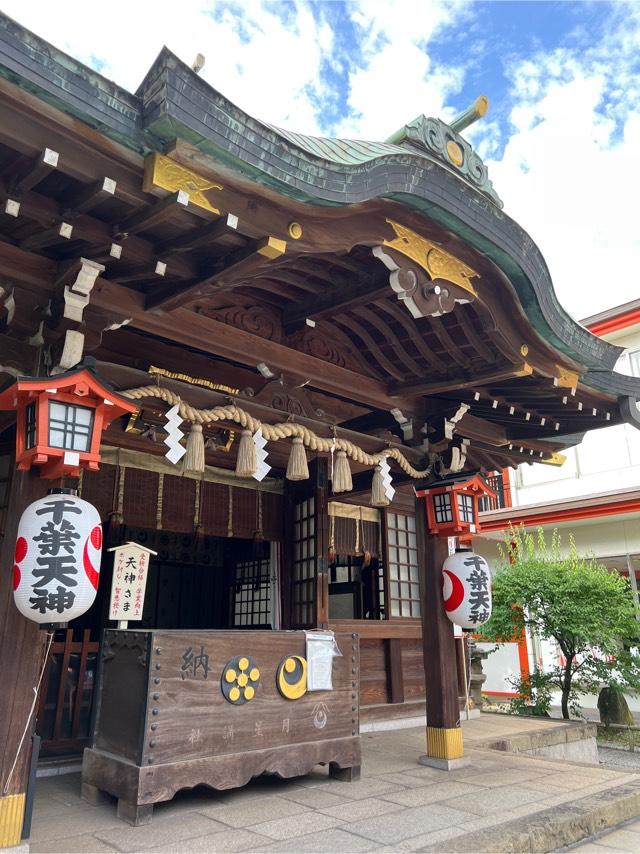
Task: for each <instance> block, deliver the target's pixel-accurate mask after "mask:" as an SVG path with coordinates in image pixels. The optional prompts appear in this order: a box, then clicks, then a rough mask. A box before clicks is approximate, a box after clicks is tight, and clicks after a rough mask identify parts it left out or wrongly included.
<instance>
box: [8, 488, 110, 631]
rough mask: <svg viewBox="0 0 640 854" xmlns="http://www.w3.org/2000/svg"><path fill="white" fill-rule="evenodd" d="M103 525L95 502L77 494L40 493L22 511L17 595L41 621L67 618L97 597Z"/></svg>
mask: <svg viewBox="0 0 640 854" xmlns="http://www.w3.org/2000/svg"><path fill="white" fill-rule="evenodd" d="M101 556H102V525H101V523H100V515H99V513H98V511H97V510H96V508H95V507H94V506H93V505H92V504H89V502H88V501H83V500H82V498H78V497H77V495H69V494H62V493H54V494H51V495H47V496H46V497H45V498H39V499H38V500H37V501H34V502H33V504H30V505H29V506H28V507H27V509H26V510H25V511H24V513H23V514H22V518H21V519H20V524H19V526H18V536H17V538H16V548H15V560H14V566H13V598H14V601H15V603H16V607H17V608H18V610H19V611H20V613H21V614H22V615H23V616H25V617H27V619H29V620H34V621H35V622H36V623H66V622H68V621H69V620H74V619H75V618H76V617H79V616H80V615H81V614H84V612H85V611H88V610H89V608H90V607H91V605H92V604H93V600H94V599H95V598H96V591H97V589H98V581H99V579H100V558H101Z"/></svg>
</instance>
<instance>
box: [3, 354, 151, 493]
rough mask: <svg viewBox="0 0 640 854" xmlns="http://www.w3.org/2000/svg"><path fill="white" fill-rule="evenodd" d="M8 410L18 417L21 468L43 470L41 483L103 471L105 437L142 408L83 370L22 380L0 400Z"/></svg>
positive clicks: (89, 372)
mask: <svg viewBox="0 0 640 854" xmlns="http://www.w3.org/2000/svg"><path fill="white" fill-rule="evenodd" d="M3 409H15V410H16V411H17V414H18V422H17V430H16V467H17V468H18V469H20V470H22V471H25V470H27V469H30V468H31V466H40V467H41V468H40V476H41V477H45V478H54V477H63V476H65V475H66V476H70V477H77V476H78V475H79V474H80V470H81V469H89V470H90V471H97V469H98V464H99V462H100V439H101V437H102V431H103V430H104V429H105V428H106V427H108V426H109V424H110V423H111V422H112V421H113V420H114V419H115V418H119V417H120V416H121V415H124V414H126V413H131V412H135V411H136V410H137V409H138V407H137V406H136V405H135V404H134V403H132V402H131V401H129V400H125V399H124V398H123V397H120V396H119V395H117V394H114V393H113V392H112V391H110V390H109V389H108V388H106V387H105V386H104V385H102V383H101V382H100V380H99V379H98V378H97V377H96V375H95V374H94V373H93V372H92V371H91V370H90V369H89V368H85V367H83V368H79V369H77V370H73V371H68V372H67V373H64V374H59V375H58V376H53V377H37V378H36V377H21V378H20V379H18V380H17V381H16V382H15V383H14V384H13V385H11V386H9V388H8V389H6V390H5V391H4V392H3V393H2V394H0V410H3Z"/></svg>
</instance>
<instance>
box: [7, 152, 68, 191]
mask: <svg viewBox="0 0 640 854" xmlns="http://www.w3.org/2000/svg"><path fill="white" fill-rule="evenodd" d="M58 158H59V154H58V152H57V151H53V149H51V148H45V149H44V151H42V152H41V153H40V154H39V155H38V156H37V157H34V158H33V160H31V162H29V163H27V164H26V166H25V167H24V168H22V169H20V170H19V171H18V172H17V174H16V175H15V176H14V177H13V179H12V181H11V183H10V185H9V193H10V195H11V196H12V197H18V198H19V197H20V196H21V195H22V194H23V193H26V192H27V191H28V190H31V189H32V188H33V187H35V186H36V185H37V184H39V183H40V182H41V181H43V180H44V179H45V178H46V177H47V175H49V174H50V173H51V172H52V171H53V170H54V169H55V168H56V167H57V166H58Z"/></svg>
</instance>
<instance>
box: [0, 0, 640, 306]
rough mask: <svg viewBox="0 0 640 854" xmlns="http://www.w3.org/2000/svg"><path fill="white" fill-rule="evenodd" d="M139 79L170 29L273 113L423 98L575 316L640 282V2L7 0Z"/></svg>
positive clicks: (230, 87) (239, 92) (398, 114)
mask: <svg viewBox="0 0 640 854" xmlns="http://www.w3.org/2000/svg"><path fill="white" fill-rule="evenodd" d="M0 7H1V8H2V10H3V11H4V12H6V13H7V14H9V15H11V16H12V17H14V18H16V19H17V20H18V21H20V22H21V23H22V24H24V25H25V26H27V27H28V28H30V29H32V30H33V31H35V32H36V33H38V34H39V35H40V36H42V37H44V38H45V39H47V40H48V41H51V42H52V43H53V44H55V45H56V46H58V47H60V48H61V49H63V50H65V51H67V52H68V53H70V54H71V55H73V56H75V57H77V58H78V59H80V60H81V61H83V62H85V63H87V64H89V65H92V66H93V67H94V68H96V69H97V70H100V71H101V73H103V74H105V75H106V76H107V77H109V78H111V79H113V80H114V81H115V82H117V83H119V84H120V85H122V86H124V87H125V88H128V89H129V90H131V91H135V89H136V87H137V86H138V84H139V83H140V81H141V80H142V78H143V77H144V74H145V72H146V71H147V69H148V68H149V66H150V65H151V63H152V62H153V60H154V58H155V56H156V55H157V53H158V51H159V50H160V49H161V47H162V46H163V44H166V45H167V46H168V47H169V48H170V49H171V50H173V51H174V52H175V53H176V54H177V55H178V56H179V57H180V58H181V59H183V60H184V61H185V62H188V63H191V61H192V60H193V58H194V57H195V55H196V53H202V54H204V56H205V58H206V63H205V66H204V69H203V70H202V72H201V76H202V77H203V78H204V79H206V80H207V82H209V83H210V84H211V85H212V86H214V87H215V88H217V89H218V90H219V91H220V92H222V93H223V94H224V95H226V96H227V97H228V98H230V99H231V100H232V101H233V102H234V103H236V104H237V105H238V106H239V107H241V108H243V109H245V110H246V111H247V112H249V113H250V114H252V115H254V116H256V117H257V118H261V119H263V120H265V121H267V122H269V123H272V124H276V125H280V126H282V127H286V128H289V129H291V130H295V131H299V132H303V133H310V134H319V135H329V136H343V137H347V138H349V137H350V138H360V139H371V140H382V139H385V138H387V137H388V136H389V135H390V134H392V133H393V132H394V131H395V130H397V129H398V128H399V127H401V126H402V125H403V124H405V123H406V122H408V121H410V120H411V119H413V118H415V117H416V116H417V115H419V114H421V113H425V114H426V115H435V116H440V117H442V118H445V119H450V118H452V117H453V116H454V115H455V114H456V113H458V112H459V111H461V110H463V109H464V108H466V107H467V106H468V105H469V104H470V103H471V102H472V101H473V100H474V99H475V98H476V97H477V96H478V95H480V94H485V95H487V96H488V98H489V101H490V110H489V113H488V115H487V116H486V117H485V119H483V120H482V121H481V122H479V123H477V124H476V125H474V126H473V127H472V128H471V129H469V130H468V131H467V132H466V135H467V136H468V138H469V140H470V141H471V142H472V144H473V145H474V146H475V147H476V149H477V150H478V152H479V153H480V154H481V156H482V157H483V158H484V159H485V161H486V162H487V165H488V167H489V174H490V178H491V179H492V181H493V184H494V186H495V188H496V190H497V192H498V193H499V195H500V196H501V197H502V198H503V200H504V202H505V210H506V212H507V213H509V214H510V215H511V216H513V217H514V218H515V219H517V220H518V221H519V222H520V223H521V224H522V225H523V226H524V227H525V228H526V229H527V230H528V231H529V233H530V234H531V236H532V237H533V239H534V240H535V241H536V242H537V243H538V245H539V246H540V248H541V250H542V252H543V254H544V255H545V258H546V260H547V263H548V266H549V268H550V271H551V274H552V278H553V280H554V284H555V287H556V291H557V292H558V295H559V297H560V299H561V301H562V302H563V304H564V305H565V306H566V307H567V309H568V310H569V311H570V312H571V313H572V314H573V315H574V316H575V317H577V318H583V317H586V316H587V315H589V314H592V313H594V312H596V311H600V310H602V309H604V308H607V307H610V306H612V305H616V304H620V303H623V302H625V301H628V300H631V299H634V298H637V297H638V296H640V275H639V273H638V271H639V270H640V229H638V227H637V221H638V219H639V217H638V214H637V212H636V200H637V199H638V198H639V197H640V177H639V174H640V170H639V164H638V161H639V159H640V2H615V3H610V2H573V0H565V1H564V2H563V1H562V0H560V2H545V1H544V0H541V2H526V0H525V2H473V0H349V2H341V0H238V2H235V0H230V2H227V0H225V2H216V0H181V2H180V3H179V4H175V3H174V2H169V0H156V1H155V2H151V1H150V0H135V2H131V0H110V2H109V3H87V2H86V0H85V2H81V0H59V2H58V3H55V4H52V3H50V2H49V0H0Z"/></svg>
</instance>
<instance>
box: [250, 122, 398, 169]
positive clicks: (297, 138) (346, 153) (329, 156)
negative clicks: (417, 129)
mask: <svg viewBox="0 0 640 854" xmlns="http://www.w3.org/2000/svg"><path fill="white" fill-rule="evenodd" d="M264 125H265V127H268V128H269V129H270V130H272V131H274V132H275V133H277V134H278V135H279V136H282V137H284V138H285V139H286V140H288V141H289V142H291V143H292V144H293V145H296V146H297V147H298V148H302V149H303V150H304V151H306V152H307V153H308V154H311V155H313V156H314V157H321V158H322V159H323V160H330V161H331V162H332V163H341V164H342V165H344V166H349V165H354V164H355V165H360V164H361V163H369V162H370V161H371V160H375V159H376V158H377V157H384V155H385V154H405V153H406V152H405V150H404V149H403V148H402V146H400V145H390V144H389V143H387V142H364V141H363V140H357V139H328V138H327V137H323V136H306V135H305V134H302V133H293V132H292V131H289V130H283V128H279V127H276V126H275V125H270V124H267V123H266V122H265V123H264Z"/></svg>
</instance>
